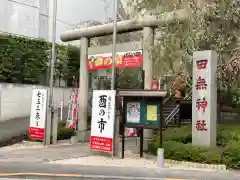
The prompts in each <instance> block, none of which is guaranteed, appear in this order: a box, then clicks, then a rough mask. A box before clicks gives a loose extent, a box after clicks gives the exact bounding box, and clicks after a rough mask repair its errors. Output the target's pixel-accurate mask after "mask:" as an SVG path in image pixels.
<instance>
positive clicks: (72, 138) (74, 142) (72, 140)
mask: <svg viewBox="0 0 240 180" xmlns="http://www.w3.org/2000/svg"><path fill="white" fill-rule="evenodd" d="M70 143H71V144H77V143H78V139H77V136H72V137H71V139H70Z"/></svg>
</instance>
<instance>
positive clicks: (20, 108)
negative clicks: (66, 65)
mask: <svg viewBox="0 0 240 180" xmlns="http://www.w3.org/2000/svg"><path fill="white" fill-rule="evenodd" d="M34 88H44V89H45V88H47V87H44V86H36V85H19V84H17V85H16V84H2V83H1V84H0V122H3V121H7V120H10V119H13V118H18V117H27V116H30V110H31V100H32V89H34ZM70 92H71V89H70V88H54V108H55V109H57V108H60V105H61V101H62V100H63V103H64V106H67V105H68V101H69V97H70Z"/></svg>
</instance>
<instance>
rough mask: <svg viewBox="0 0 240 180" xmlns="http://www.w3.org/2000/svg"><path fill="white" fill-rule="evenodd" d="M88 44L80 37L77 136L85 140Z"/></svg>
mask: <svg viewBox="0 0 240 180" xmlns="http://www.w3.org/2000/svg"><path fill="white" fill-rule="evenodd" d="M88 44H89V39H88V38H87V37H81V39H80V72H79V76H80V77H79V91H78V93H79V95H78V102H79V103H78V104H79V110H78V119H79V121H78V131H77V137H78V140H80V141H85V140H86V138H87V137H86V132H87V118H88Z"/></svg>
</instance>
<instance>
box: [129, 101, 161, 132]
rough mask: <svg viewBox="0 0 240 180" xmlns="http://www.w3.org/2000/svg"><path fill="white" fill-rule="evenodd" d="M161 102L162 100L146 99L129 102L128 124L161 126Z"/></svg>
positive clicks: (150, 126) (151, 126)
mask: <svg viewBox="0 0 240 180" xmlns="http://www.w3.org/2000/svg"><path fill="white" fill-rule="evenodd" d="M160 104H161V102H160V101H159V102H158V101H155V102H152V101H146V100H140V101H138V102H134V101H132V102H131V101H129V102H127V104H126V107H127V109H126V111H125V118H126V126H127V127H143V126H144V127H145V128H147V127H149V128H159V126H160V124H159V123H160V107H161V105H160Z"/></svg>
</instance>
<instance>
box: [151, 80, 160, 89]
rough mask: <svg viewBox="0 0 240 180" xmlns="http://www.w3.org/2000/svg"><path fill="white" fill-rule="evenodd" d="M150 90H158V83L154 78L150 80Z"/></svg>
mask: <svg viewBox="0 0 240 180" xmlns="http://www.w3.org/2000/svg"><path fill="white" fill-rule="evenodd" d="M152 90H159V83H158V80H157V78H154V79H153V80H152Z"/></svg>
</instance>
